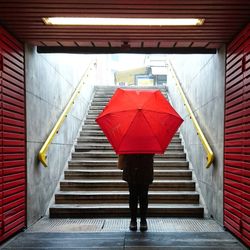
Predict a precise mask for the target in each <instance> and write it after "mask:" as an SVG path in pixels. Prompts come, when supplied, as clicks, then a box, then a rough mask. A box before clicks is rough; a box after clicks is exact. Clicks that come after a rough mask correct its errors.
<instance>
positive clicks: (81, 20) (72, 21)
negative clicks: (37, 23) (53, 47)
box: [43, 17, 204, 26]
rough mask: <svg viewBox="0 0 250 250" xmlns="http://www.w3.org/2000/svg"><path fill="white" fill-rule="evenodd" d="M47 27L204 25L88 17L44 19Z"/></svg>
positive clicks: (183, 20) (182, 20) (185, 21)
mask: <svg viewBox="0 0 250 250" xmlns="http://www.w3.org/2000/svg"><path fill="white" fill-rule="evenodd" d="M43 21H44V23H45V24H47V25H117V26H119V25H122V26H123V25H126V26H176V25H178V26H181V25H202V24H203V23H204V19H198V18H94V17H91V18H88V17H44V18H43Z"/></svg>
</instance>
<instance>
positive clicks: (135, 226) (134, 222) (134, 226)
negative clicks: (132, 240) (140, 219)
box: [129, 220, 137, 231]
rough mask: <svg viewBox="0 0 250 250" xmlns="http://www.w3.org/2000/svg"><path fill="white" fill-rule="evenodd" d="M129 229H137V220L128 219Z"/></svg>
mask: <svg viewBox="0 0 250 250" xmlns="http://www.w3.org/2000/svg"><path fill="white" fill-rule="evenodd" d="M129 229H130V230H131V231H136V230H137V222H136V221H133V220H131V221H130V225H129Z"/></svg>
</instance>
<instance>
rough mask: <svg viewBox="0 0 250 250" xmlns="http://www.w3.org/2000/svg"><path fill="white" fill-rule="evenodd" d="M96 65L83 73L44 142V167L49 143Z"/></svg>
mask: <svg viewBox="0 0 250 250" xmlns="http://www.w3.org/2000/svg"><path fill="white" fill-rule="evenodd" d="M94 65H95V63H94V62H92V63H90V64H89V66H88V68H87V69H86V71H85V73H84V74H83V76H82V78H81V80H80V82H79V84H78V86H77V88H76V89H75V91H74V93H73V95H72V96H71V98H70V100H69V102H68V104H67V105H66V107H65V109H64V111H63V112H62V114H61V116H60V117H59V119H58V121H57V122H56V124H55V126H54V128H53V129H52V131H51V132H50V134H49V136H48V138H47V140H46V141H45V143H44V144H43V146H42V148H41V150H40V151H39V154H38V159H39V160H40V161H41V163H42V164H43V165H44V167H48V165H47V151H48V148H49V145H50V144H51V142H52V140H53V138H54V137H55V135H56V134H57V133H58V131H59V129H60V127H61V126H62V124H63V121H64V120H65V118H66V117H67V115H68V113H69V111H70V110H71V108H72V106H73V104H74V102H75V100H76V98H77V96H78V95H79V94H80V92H81V88H82V86H83V85H84V83H85V81H86V79H87V78H88V77H89V73H90V71H91V70H92V69H93V67H94Z"/></svg>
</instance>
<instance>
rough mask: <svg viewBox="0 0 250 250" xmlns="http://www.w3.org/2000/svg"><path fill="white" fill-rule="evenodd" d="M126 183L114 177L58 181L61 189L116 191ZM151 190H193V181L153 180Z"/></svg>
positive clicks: (123, 188) (124, 186) (124, 188)
mask: <svg viewBox="0 0 250 250" xmlns="http://www.w3.org/2000/svg"><path fill="white" fill-rule="evenodd" d="M127 189H128V184H127V183H126V182H125V181H123V180H115V179H105V180H104V179H103V180H97V179H89V178H88V179H85V180H84V179H82V180H62V181H61V182H60V190H61V191H87V190H88V191H104V190H109V191H114V190H116V191H118V190H127ZM150 189H151V190H164V191H195V182H194V181H192V180H179V181H176V180H154V182H153V184H152V185H151V186H150Z"/></svg>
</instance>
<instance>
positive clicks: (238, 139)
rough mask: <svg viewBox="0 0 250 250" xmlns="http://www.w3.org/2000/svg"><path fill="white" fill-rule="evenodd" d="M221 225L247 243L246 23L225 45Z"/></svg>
mask: <svg viewBox="0 0 250 250" xmlns="http://www.w3.org/2000/svg"><path fill="white" fill-rule="evenodd" d="M224 150H225V152H224V225H225V227H226V228H228V229H229V230H230V231H231V232H232V233H234V234H235V235H236V236H238V237H239V238H240V239H241V240H242V241H243V242H244V243H245V244H246V245H247V246H250V24H249V25H248V26H247V27H246V28H245V29H244V30H243V31H242V32H241V33H240V34H239V35H238V36H237V37H236V38H235V39H234V40H233V41H232V43H231V44H230V45H229V46H228V48H227V58H226V89H225V149H224Z"/></svg>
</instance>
